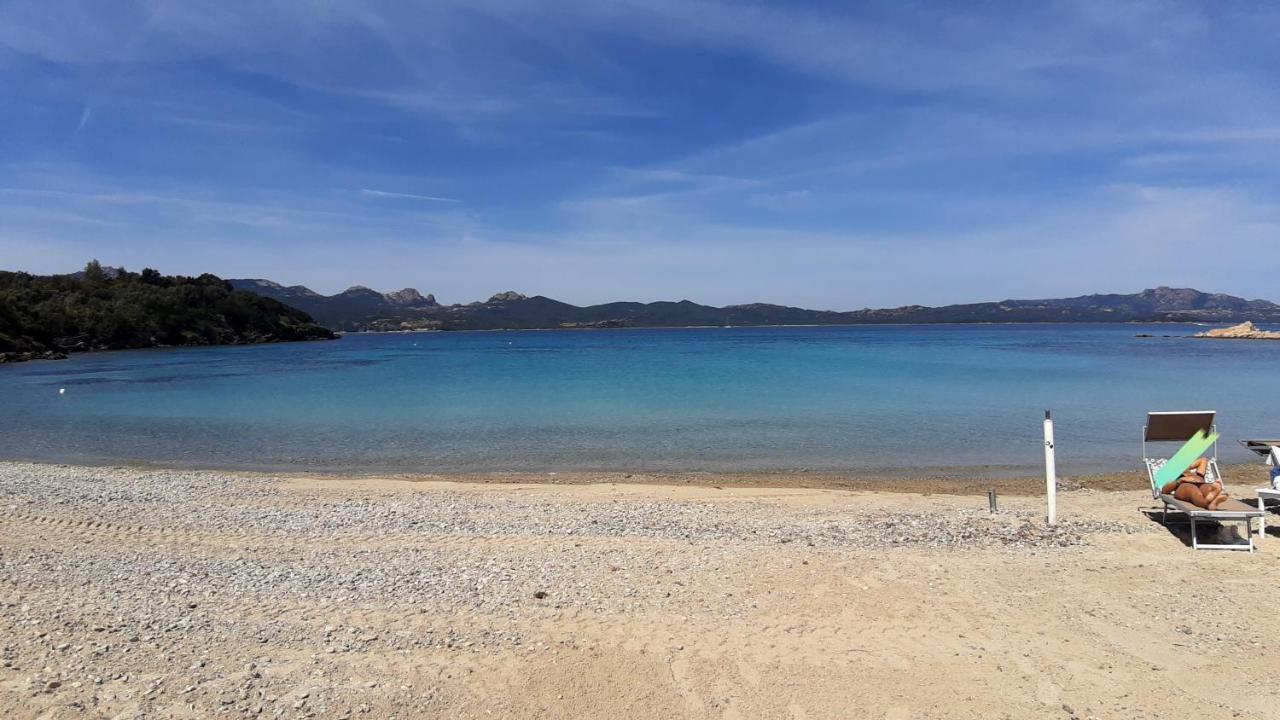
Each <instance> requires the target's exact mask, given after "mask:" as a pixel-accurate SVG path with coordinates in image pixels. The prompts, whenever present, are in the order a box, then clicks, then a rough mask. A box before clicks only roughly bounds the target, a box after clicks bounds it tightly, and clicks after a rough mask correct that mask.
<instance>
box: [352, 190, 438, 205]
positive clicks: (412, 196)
mask: <svg viewBox="0 0 1280 720" xmlns="http://www.w3.org/2000/svg"><path fill="white" fill-rule="evenodd" d="M360 194H361V195H364V196H366V197H383V198H407V199H409V200H427V201H430V202H441V203H460V202H462V201H461V200H458V199H457V198H447V197H438V196H435V195H418V194H416V193H406V192H390V191H387V190H373V189H371V188H362V189H361V190H360Z"/></svg>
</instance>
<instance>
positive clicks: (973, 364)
mask: <svg viewBox="0 0 1280 720" xmlns="http://www.w3.org/2000/svg"><path fill="white" fill-rule="evenodd" d="M1194 330H1195V329H1194V328H1189V327H1184V326H1150V327H1145V326H1133V325H1125V326H1100V325H1034V326H1030V325H1028V326H1016V325H1015V326H890V327H838V328H726V329H677V330H617V331H613V330H599V331H581V332H578V331H558V332H557V331H553V332H478V333H422V334H384V335H349V336H347V337H345V338H344V339H342V340H340V341H337V342H322V343H298V344H286V345H268V346H253V347H231V348H193V349H177V350H144V351H128V352H113V353H99V354H91V355H78V356H74V357H73V358H72V359H70V360H66V361H61V362H34V363H25V364H17V365H9V366H0V407H2V409H3V412H0V457H6V458H27V459H40V460H57V461H77V462H138V461H141V462H154V463H160V464H176V465H183V466H195V467H227V468H258V469H286V468H294V469H324V470H339V471H387V470H392V471H409V472H440V471H509V470H511V471H516V470H537V471H555V470H575V469H576V470H585V469H629V470H646V469H648V470H663V469H679V470H712V471H714V470H762V469H800V468H808V469H811V470H876V471H886V470H887V471H904V472H907V471H913V470H920V469H926V470H930V471H951V470H950V469H952V468H955V467H958V466H967V467H971V468H972V467H974V466H982V468H983V470H982V471H984V472H1027V471H1035V470H1036V469H1037V468H1038V467H1039V463H1040V462H1041V453H1042V450H1041V437H1040V433H1041V420H1042V419H1043V413H1044V410H1045V409H1046V408H1052V409H1053V411H1054V418H1055V420H1056V421H1057V433H1058V454H1059V462H1060V464H1061V465H1062V466H1063V468H1064V472H1065V473H1071V472H1076V473H1079V472H1086V471H1095V470H1104V469H1127V468H1134V467H1135V464H1136V461H1137V458H1138V454H1139V450H1140V445H1139V440H1140V438H1139V435H1140V430H1141V427H1142V421H1143V413H1144V412H1145V411H1146V410H1148V409H1166V410H1168V409H1216V410H1218V411H1219V412H1220V422H1219V427H1220V430H1221V431H1222V433H1223V437H1224V439H1227V440H1229V441H1230V443H1224V445H1223V447H1222V455H1223V457H1224V458H1225V459H1230V460H1241V461H1245V460H1249V459H1251V458H1252V456H1251V455H1248V454H1247V453H1244V452H1243V451H1241V450H1239V449H1237V448H1235V447H1234V441H1235V439H1237V438H1241V437H1258V436H1267V437H1274V436H1280V372H1277V370H1280V362H1277V361H1278V360H1280V343H1266V342H1244V341H1236V342H1231V341H1220V342H1214V341H1203V340H1191V339H1185V338H1179V339H1166V338H1154V339H1141V338H1136V337H1135V335H1136V334H1137V333H1142V332H1149V333H1152V334H1156V335H1164V334H1179V335H1188V334H1190V333H1192V332H1193V331H1194ZM59 388H66V390H67V392H66V394H65V395H59V394H58V389H59Z"/></svg>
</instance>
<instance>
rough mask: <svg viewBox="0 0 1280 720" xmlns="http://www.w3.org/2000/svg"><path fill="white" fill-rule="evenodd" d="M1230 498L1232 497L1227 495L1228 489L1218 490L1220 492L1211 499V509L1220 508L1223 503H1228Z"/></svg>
mask: <svg viewBox="0 0 1280 720" xmlns="http://www.w3.org/2000/svg"><path fill="white" fill-rule="evenodd" d="M1230 499H1231V498H1230V497H1229V496H1228V495H1227V491H1226V490H1220V491H1219V492H1218V494H1217V495H1215V496H1214V497H1213V499H1212V500H1210V501H1209V509H1210V510H1217V509H1218V508H1220V507H1222V506H1223V505H1226V504H1227V501H1228V500H1230Z"/></svg>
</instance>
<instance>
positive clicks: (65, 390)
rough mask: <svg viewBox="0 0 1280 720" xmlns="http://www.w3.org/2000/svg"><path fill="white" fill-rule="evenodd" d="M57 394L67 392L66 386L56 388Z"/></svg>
mask: <svg viewBox="0 0 1280 720" xmlns="http://www.w3.org/2000/svg"><path fill="white" fill-rule="evenodd" d="M58 394H59V395H66V394H67V389H66V388H58Z"/></svg>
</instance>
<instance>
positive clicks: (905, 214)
mask: <svg viewBox="0 0 1280 720" xmlns="http://www.w3.org/2000/svg"><path fill="white" fill-rule="evenodd" d="M1277 37H1280V5H1276V4H1274V3H1268V2H1259V3H1249V2H1231V3H1218V2H1205V3H1194V2H1173V1H1166V0H1154V1H1150V2H1142V1H1137V2H1114V1H1105V2H1094V1H1074V2H1044V3H1039V2H1037V3H1023V2H984V3H951V2H941V3H927V2H880V3H837V2H813V3H778V4H763V3H726V2H713V1H702V0H645V1H637V2H609V1H608V0H591V1H586V2H574V1H569V2H529V1H525V0H469V1H467V2H458V3H451V2H436V3H427V2H420V3H414V2H368V3H357V2H348V3H340V2H322V1H320V0H312V1H308V2H272V1H271V0H256V1H255V2H231V1H229V0H223V1H221V2H182V1H173V2H164V1H161V0H150V1H148V2H133V3H130V2H125V1H121V2H111V3H104V2H95V1H92V0H87V1H83V2H69V1H64V0H35V1H27V0H0V107H2V108H3V112H0V267H4V268H8V269H25V270H30V271H35V272H63V271H67V270H70V269H74V268H76V267H78V266H80V265H82V264H83V262H84V261H85V260H86V259H87V258H90V257H98V258H100V259H101V260H102V261H103V262H104V263H109V264H115V265H124V266H126V267H129V268H132V269H139V268H141V267H143V266H147V265H149V266H153V267H156V268H158V269H160V270H163V271H165V272H170V273H199V272H206V271H207V272H214V273H216V274H219V275H222V276H224V277H266V278H271V279H274V280H277V281H280V282H284V283H287V284H294V283H300V284H306V285H308V286H311V287H313V288H314V289H316V290H320V291H323V292H336V291H339V290H342V289H343V288H345V287H347V286H348V285H352V284H357V283H358V284H364V285H368V286H371V287H375V288H377V289H381V290H392V289H397V288H400V287H404V286H413V287H417V288H419V289H421V290H422V291H423V292H434V293H435V294H436V295H437V297H438V298H439V299H440V300H441V301H444V302H467V301H470V300H474V299H477V298H483V297H487V296H488V295H489V294H491V293H493V292H495V291H498V290H505V289H509V288H510V289H517V290H520V291H522V292H525V293H528V294H535V293H536V294H546V295H550V296H552V297H556V298H560V299H564V300H567V301H571V302H577V303H588V302H601V301H608V300H619V299H637V300H657V299H680V298H689V299H692V300H696V301H700V302H707V303H713V304H725V303H738V302H752V301H769V302H780V303H787V304H795V305H803V306H809V307H822V308H834V309H852V308H860V307H865V306H886V305H898V304H906V303H925V304H944V303H951V302H965V301H975V300H989V299H1002V298H1006V297H1052V296H1062V295H1075V294H1082V293H1087V292H1131V291H1136V290H1139V289H1142V288H1144V287H1150V286H1155V285H1159V284H1165V285H1178V286H1193V287H1199V288H1201V289H1206V290H1215V291H1221V292H1230V293H1233V294H1241V295H1246V296H1250V297H1266V298H1269V299H1276V300H1280V291H1277V290H1276V287H1277V286H1276V278H1277V277H1280V203H1277V201H1276V200H1277V191H1280V174H1278V173H1280V171H1278V170H1277V168H1280V82H1277V81H1276V77H1277V70H1278V69H1280V42H1276V40H1275V39H1276V38H1277Z"/></svg>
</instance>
